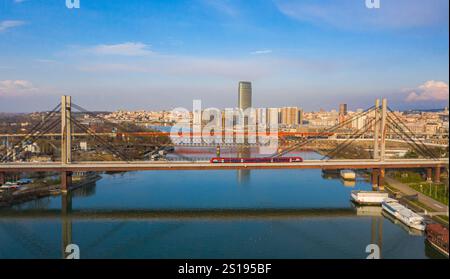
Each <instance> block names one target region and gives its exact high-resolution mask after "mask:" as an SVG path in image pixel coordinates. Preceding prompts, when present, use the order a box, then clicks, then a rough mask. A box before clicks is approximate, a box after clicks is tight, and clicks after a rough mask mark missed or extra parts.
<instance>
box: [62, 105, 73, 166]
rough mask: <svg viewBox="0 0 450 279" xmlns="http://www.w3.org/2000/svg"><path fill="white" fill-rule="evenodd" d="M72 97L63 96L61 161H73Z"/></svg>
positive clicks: (66, 162)
mask: <svg viewBox="0 0 450 279" xmlns="http://www.w3.org/2000/svg"><path fill="white" fill-rule="evenodd" d="M71 111H72V97H71V96H62V97H61V163H62V164H69V163H70V162H71V161H72V121H71V117H72V113H71Z"/></svg>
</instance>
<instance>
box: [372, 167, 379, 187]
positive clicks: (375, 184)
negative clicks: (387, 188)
mask: <svg viewBox="0 0 450 279" xmlns="http://www.w3.org/2000/svg"><path fill="white" fill-rule="evenodd" d="M371 181H372V191H377V190H378V170H377V169H373V170H372V174H371Z"/></svg>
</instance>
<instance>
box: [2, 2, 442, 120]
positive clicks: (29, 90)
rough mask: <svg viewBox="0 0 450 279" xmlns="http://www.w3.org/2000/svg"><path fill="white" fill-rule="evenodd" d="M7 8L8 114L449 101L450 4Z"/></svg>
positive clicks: (4, 73) (117, 4) (56, 4)
mask: <svg viewBox="0 0 450 279" xmlns="http://www.w3.org/2000/svg"><path fill="white" fill-rule="evenodd" d="M365 2H366V1H365V0H339V1H331V0H245V1H244V0H191V1H179V0H164V1H157V0H153V1H150V0H149V1H138V0H127V1H121V0H80V4H81V7H80V9H68V8H67V7H66V5H65V0H0V112H11V111H37V110H45V109H50V108H51V107H52V106H54V105H55V104H57V103H58V102H59V100H58V98H59V96H60V95H62V94H68V95H72V96H73V98H74V102H76V103H77V104H80V105H81V106H84V107H86V108H89V109H97V110H115V109H147V110H150V109H172V108H174V107H179V106H183V107H187V108H189V107H191V106H192V100H193V99H201V100H202V101H203V104H204V105H205V106H207V107H219V108H223V107H234V106H236V103H237V84H238V81H240V80H249V81H252V82H253V95H254V97H253V106H255V107H276V106H292V105H295V106H299V107H303V108H304V109H305V110H307V111H311V110H318V109H319V108H325V109H332V108H337V106H338V104H339V103H348V104H349V107H350V108H352V109H354V108H359V107H361V108H365V107H369V106H371V105H372V103H373V102H374V99H375V98H377V97H381V96H386V97H388V98H389V100H390V105H391V106H392V107H394V108H401V109H404V108H435V107H443V106H445V105H446V104H447V103H448V76H449V71H448V69H449V68H448V59H449V45H448V41H449V37H448V36H449V30H448V21H449V18H448V5H449V2H448V0H427V1H422V0H380V3H381V7H380V8H379V9H367V8H366V6H365Z"/></svg>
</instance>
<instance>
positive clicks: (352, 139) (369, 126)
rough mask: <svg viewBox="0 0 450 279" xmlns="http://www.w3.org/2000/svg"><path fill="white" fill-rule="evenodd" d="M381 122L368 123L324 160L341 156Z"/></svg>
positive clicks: (373, 120)
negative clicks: (341, 153)
mask: <svg viewBox="0 0 450 279" xmlns="http://www.w3.org/2000/svg"><path fill="white" fill-rule="evenodd" d="M379 121H380V120H379V119H378V120H377V121H375V119H371V120H370V121H369V122H368V123H366V124H365V125H364V126H363V127H362V128H361V129H358V130H357V131H356V132H355V133H353V134H352V135H350V137H349V138H347V139H346V140H345V141H344V142H342V143H340V144H339V145H338V146H337V147H336V148H335V149H334V150H332V151H331V152H329V153H327V154H326V155H325V156H323V157H322V160H323V159H325V158H327V157H328V158H329V159H327V160H330V159H332V158H333V157H334V156H336V155H338V154H340V152H341V151H343V150H344V149H345V148H347V147H348V146H349V145H350V144H352V143H353V142H354V141H355V140H356V139H358V138H359V137H361V136H362V135H364V134H365V133H366V132H367V131H369V130H370V129H371V128H372V127H373V125H375V124H376V123H378V122H379Z"/></svg>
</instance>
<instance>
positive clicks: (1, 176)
mask: <svg viewBox="0 0 450 279" xmlns="http://www.w3.org/2000/svg"><path fill="white" fill-rule="evenodd" d="M5 182H6V174H5V173H4V172H0V185H2V184H5Z"/></svg>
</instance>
